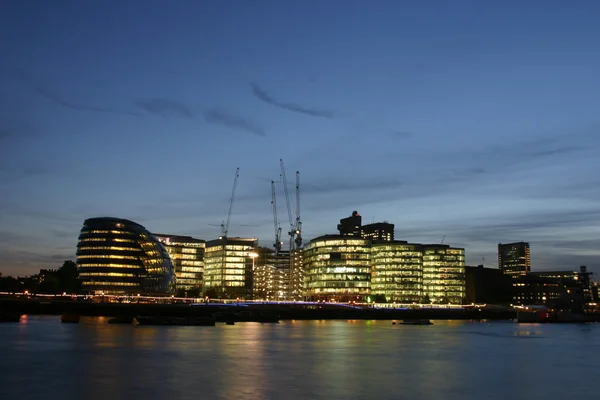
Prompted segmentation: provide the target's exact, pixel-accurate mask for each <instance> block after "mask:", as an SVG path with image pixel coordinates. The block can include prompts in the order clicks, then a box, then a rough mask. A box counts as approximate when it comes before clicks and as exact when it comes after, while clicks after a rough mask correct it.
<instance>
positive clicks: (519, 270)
mask: <svg viewBox="0 0 600 400" xmlns="http://www.w3.org/2000/svg"><path fill="white" fill-rule="evenodd" d="M498 268H500V270H501V271H502V272H503V273H505V274H509V275H525V274H527V273H528V272H529V271H531V253H530V250H529V243H526V242H517V243H506V244H502V243H498Z"/></svg>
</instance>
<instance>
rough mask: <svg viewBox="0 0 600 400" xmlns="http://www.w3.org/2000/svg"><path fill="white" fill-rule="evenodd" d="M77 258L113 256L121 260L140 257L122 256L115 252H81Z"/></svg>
mask: <svg viewBox="0 0 600 400" xmlns="http://www.w3.org/2000/svg"><path fill="white" fill-rule="evenodd" d="M77 258H113V259H120V260H138V259H139V257H136V256H120V255H115V254H110V255H109V254H96V255H94V254H81V255H78V256H77Z"/></svg>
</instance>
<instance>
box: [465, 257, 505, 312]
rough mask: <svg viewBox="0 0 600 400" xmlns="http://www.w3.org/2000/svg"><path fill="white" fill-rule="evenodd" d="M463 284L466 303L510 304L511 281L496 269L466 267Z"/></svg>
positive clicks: (479, 266)
mask: <svg viewBox="0 0 600 400" xmlns="http://www.w3.org/2000/svg"><path fill="white" fill-rule="evenodd" d="M465 283H466V302H467V303H476V304H511V303H512V279H511V277H510V276H508V275H506V274H504V273H502V271H501V270H499V269H497V268H484V267H483V265H478V266H476V267H469V266H466V267H465Z"/></svg>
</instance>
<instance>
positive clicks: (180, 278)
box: [154, 233, 206, 292]
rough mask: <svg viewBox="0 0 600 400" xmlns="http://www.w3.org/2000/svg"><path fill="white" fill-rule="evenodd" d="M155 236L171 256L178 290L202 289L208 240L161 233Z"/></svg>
mask: <svg viewBox="0 0 600 400" xmlns="http://www.w3.org/2000/svg"><path fill="white" fill-rule="evenodd" d="M154 236H155V237H156V238H157V239H158V240H159V241H160V242H161V243H162V244H163V245H164V246H165V248H166V249H167V252H168V253H169V256H170V257H171V260H172V262H173V265H174V267H175V276H176V278H177V283H176V288H177V291H178V292H181V291H188V290H190V291H192V290H193V291H199V290H201V289H202V278H203V273H204V248H205V245H206V242H205V241H204V240H200V239H195V238H193V237H190V236H178V235H165V234H159V233H155V234H154Z"/></svg>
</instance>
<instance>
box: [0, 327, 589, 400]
mask: <svg viewBox="0 0 600 400" xmlns="http://www.w3.org/2000/svg"><path fill="white" fill-rule="evenodd" d="M599 381H600V324H593V325H560V324H552V325H536V324H530V325H529V324H528V325H523V324H521V325H519V324H516V323H510V322H490V323H487V322H458V321H435V324H434V325H432V326H403V325H392V324H391V321H301V322H300V321H297V322H292V321H289V322H282V323H280V324H258V323H238V324H236V325H235V326H227V325H224V324H217V326H216V327H149V326H136V325H109V324H107V319H106V318H82V321H81V323H80V324H63V323H61V322H60V318H59V317H56V316H52V317H49V316H44V317H42V316H29V317H23V319H22V321H21V323H19V324H10V323H3V324H0V399H7V400H8V399H11V400H12V399H19V400H23V399H61V400H66V399H108V400H117V399H173V400H175V399H196V400H201V399H317V400H320V399H323V400H329V399H375V400H381V399H427V400H431V399H478V400H479V399H482V400H484V399H502V400H505V399H506V400H509V399H510V400H512V399H528V400H531V399H546V400H547V399H567V398H568V399H583V398H588V399H589V398H597V396H598V393H599V392H598V390H599V389H600V385H599V384H598V382H599Z"/></svg>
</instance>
